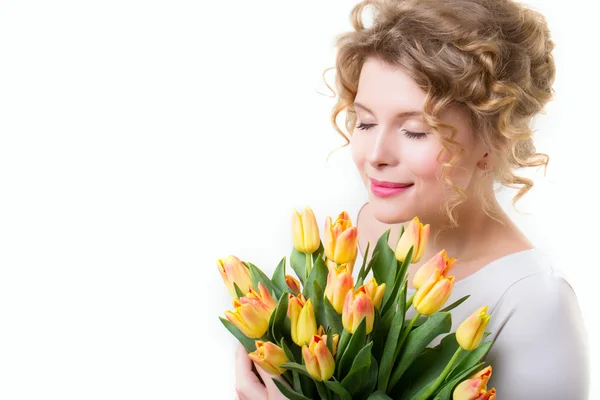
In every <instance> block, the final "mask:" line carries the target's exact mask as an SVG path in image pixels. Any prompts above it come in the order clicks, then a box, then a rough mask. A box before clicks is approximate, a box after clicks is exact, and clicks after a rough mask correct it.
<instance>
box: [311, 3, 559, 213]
mask: <svg viewBox="0 0 600 400" xmlns="http://www.w3.org/2000/svg"><path fill="white" fill-rule="evenodd" d="M367 6H370V8H372V11H373V14H372V15H373V23H372V25H371V26H370V27H366V26H365V24H364V23H363V12H364V10H365V8H366V7H367ZM351 23H352V26H353V28H354V30H353V31H351V32H347V33H343V34H341V35H340V36H338V37H337V41H336V49H337V55H336V63H335V67H332V68H328V69H327V70H325V72H324V73H323V78H324V79H325V73H326V72H327V71H328V70H331V69H335V71H336V77H335V86H336V88H337V90H338V93H339V95H338V97H337V101H336V104H335V106H334V107H333V110H332V113H331V122H332V123H333V125H334V127H335V129H336V131H337V132H338V133H339V134H341V135H342V136H343V137H344V138H345V139H346V144H345V145H343V146H342V147H345V146H347V145H348V144H349V143H350V139H349V136H347V135H345V134H344V132H343V131H342V130H341V129H340V127H339V126H338V124H337V117H338V115H339V114H340V113H341V112H342V111H343V110H347V114H346V124H345V125H346V129H347V130H348V132H350V134H349V135H351V132H352V130H353V128H354V126H355V125H356V111H355V110H354V108H353V104H354V100H355V97H356V93H357V88H358V80H359V76H360V72H361V68H362V65H363V64H364V62H365V61H366V59H367V58H368V57H371V56H375V57H378V58H379V59H381V60H383V61H385V62H387V63H388V64H390V65H392V66H399V67H402V68H403V69H404V70H405V71H406V72H407V73H408V74H409V76H411V78H412V79H413V80H414V81H415V82H416V84H417V85H418V86H419V87H420V88H421V89H422V90H423V91H424V92H425V93H426V100H425V104H424V107H423V113H424V119H425V122H426V123H427V124H428V125H429V126H430V127H431V129H432V131H433V133H434V134H436V135H437V136H438V137H439V138H440V139H441V141H442V144H443V146H444V148H445V150H446V151H448V153H449V154H450V155H451V157H450V160H449V161H448V162H446V163H442V166H443V168H442V170H443V176H442V179H443V180H444V181H445V183H446V184H447V185H448V186H449V187H452V188H453V189H454V191H453V193H452V195H450V196H449V197H448V198H447V200H446V202H445V204H444V207H443V211H444V212H445V214H446V215H447V216H448V217H449V220H450V222H451V224H453V225H456V224H457V221H456V216H455V215H454V211H455V208H456V207H457V206H458V205H459V204H460V203H462V202H463V201H465V200H466V198H467V195H466V193H465V192H464V190H463V189H461V188H459V187H457V186H455V185H454V184H453V183H452V181H451V179H450V178H449V173H448V171H449V170H451V169H452V168H454V167H457V164H458V161H459V160H460V157H461V155H462V154H463V152H464V149H463V148H462V147H461V146H460V144H459V143H458V142H456V141H455V140H454V138H455V136H456V131H457V130H456V128H455V127H454V126H452V125H449V124H446V123H444V122H442V120H441V119H439V118H438V116H439V114H440V112H441V111H443V110H444V109H445V108H446V107H449V106H460V107H461V108H462V109H464V110H466V111H467V114H468V115H469V117H470V122H471V127H472V128H473V132H474V133H475V134H476V135H479V136H480V137H481V139H482V140H483V141H484V143H485V144H486V145H487V146H488V147H489V149H490V152H491V153H492V154H493V155H495V156H496V157H495V159H496V165H495V166H494V168H493V170H492V171H491V172H492V174H493V177H492V179H494V180H497V181H498V182H500V183H501V184H502V185H505V186H507V187H511V188H517V189H519V191H518V193H517V194H516V195H515V197H514V198H513V206H514V205H515V203H516V202H517V201H518V200H519V199H520V198H521V197H523V195H525V193H527V192H528V191H529V190H530V189H531V188H532V187H533V182H532V181H531V180H530V179H527V178H525V177H521V176H517V175H515V174H514V172H513V170H514V169H518V168H522V167H535V166H542V165H543V166H544V167H545V168H546V167H547V165H548V161H549V157H548V155H546V154H544V153H537V152H536V150H535V146H534V144H533V140H532V135H533V132H534V131H533V130H532V129H531V128H530V127H529V125H530V123H531V122H532V120H533V118H534V117H535V116H536V114H538V113H541V112H543V113H545V110H544V106H545V104H546V103H548V102H549V101H550V100H551V99H552V98H553V94H554V90H553V88H552V85H553V84H554V80H555V64H554V59H553V56H552V50H553V49H554V42H553V41H552V40H551V39H550V31H549V28H548V26H547V23H546V20H545V18H544V17H543V15H541V14H540V13H538V12H536V11H534V10H531V9H528V8H526V7H525V6H523V5H520V4H519V3H516V2H514V1H511V0H365V1H362V2H361V3H359V4H357V5H356V6H355V7H354V8H353V9H352V11H351ZM325 83H326V84H327V82H325ZM327 86H328V87H329V89H330V90H332V91H333V92H334V94H335V93H336V92H335V90H334V89H333V88H331V86H329V85H327ZM440 128H448V129H449V130H450V131H451V134H450V135H449V136H443V135H442V134H441V132H440V130H439V129H440ZM440 156H441V152H440ZM438 160H439V156H438ZM545 168H544V172H545ZM450 192H452V191H450ZM477 193H478V196H479V198H480V200H481V202H482V204H483V208H484V210H485V212H486V213H487V214H488V215H491V216H492V217H493V215H492V214H493V211H492V207H491V205H490V204H488V202H487V201H486V197H485V196H484V193H482V191H481V189H478V190H477Z"/></svg>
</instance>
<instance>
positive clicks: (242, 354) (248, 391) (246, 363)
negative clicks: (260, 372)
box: [235, 344, 267, 400]
mask: <svg viewBox="0 0 600 400" xmlns="http://www.w3.org/2000/svg"><path fill="white" fill-rule="evenodd" d="M235 371H236V374H235V390H236V393H237V395H238V396H239V397H240V400H252V399H264V398H266V395H267V390H266V388H265V386H264V385H263V384H262V383H261V382H260V380H259V379H258V377H257V376H256V374H255V373H254V371H252V360H250V358H249V357H248V352H247V351H246V349H245V348H244V346H242V345H241V344H240V345H239V346H238V349H237V351H236V357H235Z"/></svg>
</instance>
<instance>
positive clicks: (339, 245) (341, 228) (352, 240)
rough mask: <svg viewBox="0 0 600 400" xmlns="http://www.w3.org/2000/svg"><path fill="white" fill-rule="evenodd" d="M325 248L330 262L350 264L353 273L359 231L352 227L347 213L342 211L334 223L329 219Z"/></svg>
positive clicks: (327, 221) (326, 225)
mask: <svg viewBox="0 0 600 400" xmlns="http://www.w3.org/2000/svg"><path fill="white" fill-rule="evenodd" d="M323 247H324V249H325V255H326V256H327V259H328V261H331V262H334V263H337V264H349V271H350V273H352V268H353V266H354V261H355V260H356V255H357V252H358V230H357V228H356V227H355V226H352V221H351V220H350V216H349V215H348V213H347V212H346V211H342V212H341V213H340V214H339V215H338V217H337V219H336V220H335V222H334V223H332V222H331V217H327V220H326V221H325V233H324V240H323Z"/></svg>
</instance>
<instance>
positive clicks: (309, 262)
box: [304, 253, 312, 282]
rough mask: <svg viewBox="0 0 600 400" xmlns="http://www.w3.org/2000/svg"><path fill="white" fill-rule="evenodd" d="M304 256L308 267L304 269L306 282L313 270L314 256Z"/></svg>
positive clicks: (305, 254)
mask: <svg viewBox="0 0 600 400" xmlns="http://www.w3.org/2000/svg"><path fill="white" fill-rule="evenodd" d="M304 256H305V257H306V265H305V267H304V280H305V282H306V280H307V279H308V276H309V275H310V270H311V269H312V254H310V253H304Z"/></svg>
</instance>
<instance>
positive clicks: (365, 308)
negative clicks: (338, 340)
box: [342, 286, 375, 334]
mask: <svg viewBox="0 0 600 400" xmlns="http://www.w3.org/2000/svg"><path fill="white" fill-rule="evenodd" d="M363 317H366V323H367V334H369V333H371V331H372V330H373V322H374V320H375V309H374V307H373V302H372V301H371V299H370V298H369V295H367V291H366V289H365V287H364V286H361V287H360V288H358V289H356V290H350V291H348V293H347V294H346V299H345V300H344V309H343V311H342V325H343V326H344V329H345V330H346V331H347V332H348V333H352V334H354V332H355V331H356V328H358V325H359V324H360V321H361V320H362V319H363Z"/></svg>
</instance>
